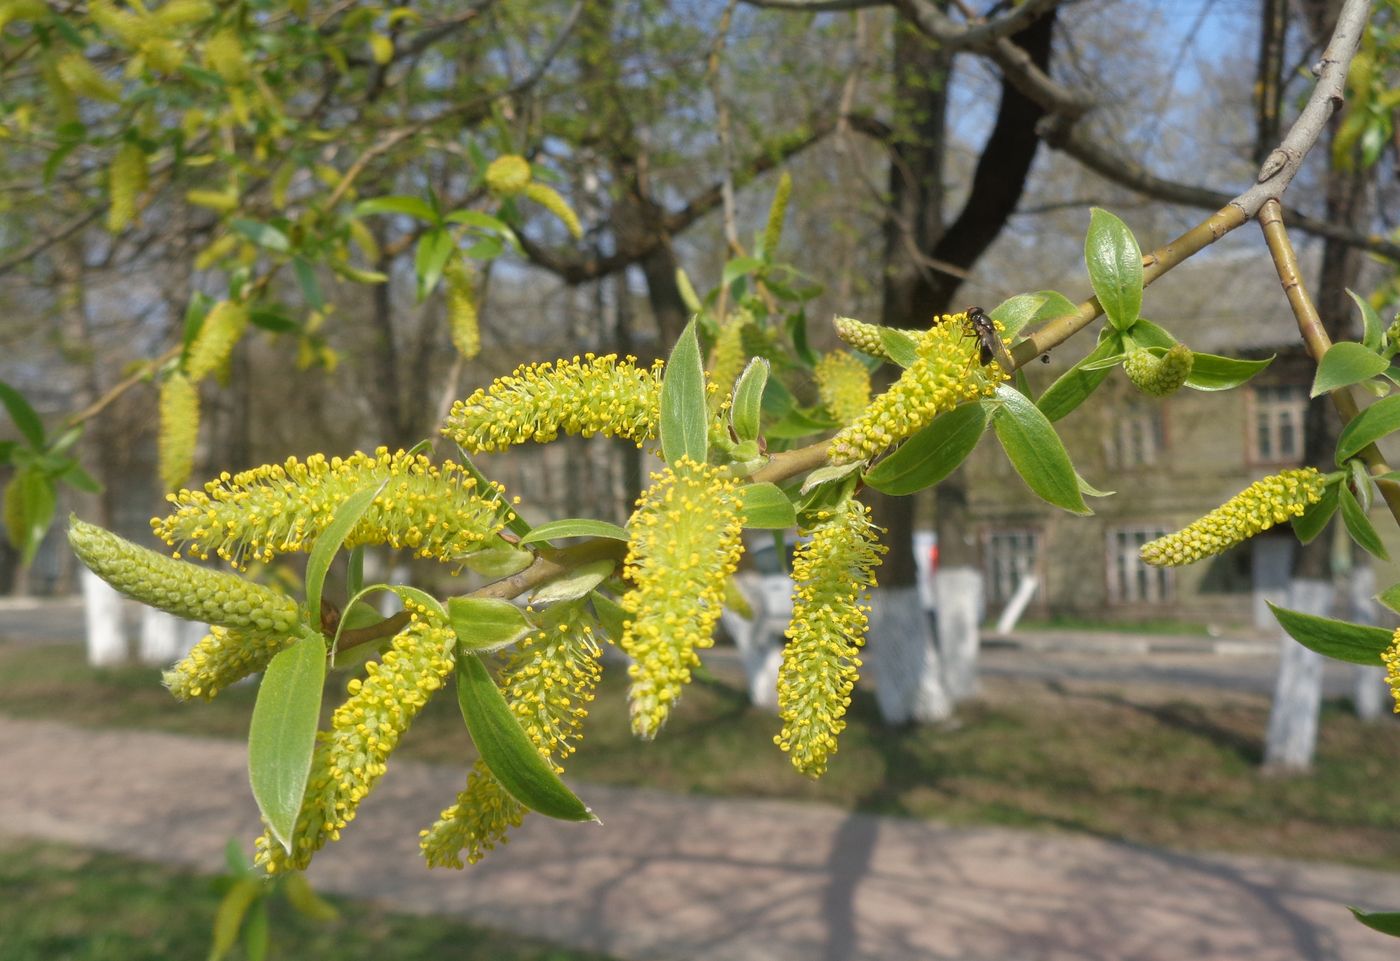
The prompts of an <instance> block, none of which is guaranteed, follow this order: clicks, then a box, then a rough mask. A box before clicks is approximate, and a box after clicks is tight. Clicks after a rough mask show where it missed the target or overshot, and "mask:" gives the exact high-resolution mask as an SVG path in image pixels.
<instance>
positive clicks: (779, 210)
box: [763, 170, 792, 257]
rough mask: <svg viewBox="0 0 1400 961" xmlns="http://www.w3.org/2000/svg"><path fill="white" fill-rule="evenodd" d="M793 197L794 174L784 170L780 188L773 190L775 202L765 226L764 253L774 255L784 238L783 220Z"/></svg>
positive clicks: (780, 178) (769, 210)
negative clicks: (789, 201)
mask: <svg viewBox="0 0 1400 961" xmlns="http://www.w3.org/2000/svg"><path fill="white" fill-rule="evenodd" d="M791 197H792V174H790V173H789V172H788V171H786V170H784V171H783V175H782V176H781V177H779V178H778V189H777V190H775V191H774V192H773V203H772V204H771V205H770V206H769V208H768V223H767V224H765V225H764V228H763V253H764V254H765V255H766V256H768V257H772V256H773V253H774V251H776V250H777V249H778V244H780V243H781V242H782V239H783V221H784V220H785V219H787V209H788V200H789V199H790V198H791Z"/></svg>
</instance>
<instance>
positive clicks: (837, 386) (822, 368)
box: [812, 350, 870, 424]
mask: <svg viewBox="0 0 1400 961" xmlns="http://www.w3.org/2000/svg"><path fill="white" fill-rule="evenodd" d="M812 375H813V377H815V378H816V381H817V397H818V398H820V400H821V402H822V406H823V407H825V408H826V409H827V412H828V413H829V414H831V416H832V417H834V418H836V420H837V421H838V422H840V423H842V424H849V423H850V422H851V421H853V420H855V419H856V418H857V417H859V416H860V413H861V411H863V410H865V407H866V405H867V404H869V403H870V371H868V370H867V369H866V367H865V365H864V364H862V363H861V362H860V361H859V360H857V359H856V357H855V355H854V354H852V353H850V352H849V351H845V350H833V351H832V352H831V353H829V354H823V355H822V357H821V359H820V360H818V361H817V365H816V367H815V368H814V369H813V370H812Z"/></svg>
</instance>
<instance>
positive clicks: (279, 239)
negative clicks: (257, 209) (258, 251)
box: [228, 217, 292, 254]
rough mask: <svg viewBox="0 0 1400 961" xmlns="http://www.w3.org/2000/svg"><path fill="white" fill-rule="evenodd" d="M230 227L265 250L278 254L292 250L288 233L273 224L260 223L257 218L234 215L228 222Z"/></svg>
mask: <svg viewBox="0 0 1400 961" xmlns="http://www.w3.org/2000/svg"><path fill="white" fill-rule="evenodd" d="M228 225H229V229H230V230H232V231H233V232H234V233H236V234H242V235H243V236H244V237H246V238H248V240H249V241H251V242H252V243H254V244H255V245H257V246H259V247H262V248H263V249H265V250H270V251H272V252H273V253H276V254H288V253H291V252H292V242H291V240H289V239H288V238H287V235H286V234H284V233H282V231H280V230H278V229H277V228H276V227H274V226H272V224H264V223H259V222H258V221H256V220H246V219H244V218H242V217H234V218H233V219H232V220H230V221H229V223H228Z"/></svg>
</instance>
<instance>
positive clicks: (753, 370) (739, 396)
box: [729, 357, 768, 441]
mask: <svg viewBox="0 0 1400 961" xmlns="http://www.w3.org/2000/svg"><path fill="white" fill-rule="evenodd" d="M767 384H768V361H766V360H764V359H763V358H762V357H755V358H754V359H753V360H751V361H749V365H748V366H747V367H745V368H744V373H743V374H742V375H741V376H740V377H739V382H738V383H736V384H735V385H734V404H733V406H732V407H731V408H730V411H729V424H730V426H731V427H733V428H734V436H736V437H738V438H739V440H741V441H743V440H754V439H755V438H757V437H758V428H759V421H760V420H761V419H762V416H763V389H764V387H766V386H767Z"/></svg>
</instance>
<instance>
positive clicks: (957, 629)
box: [933, 567, 982, 703]
mask: <svg viewBox="0 0 1400 961" xmlns="http://www.w3.org/2000/svg"><path fill="white" fill-rule="evenodd" d="M933 596H934V598H935V604H936V606H935V608H934V612H935V617H936V618H937V621H938V653H939V654H941V655H942V656H943V683H944V687H945V689H946V690H947V692H948V696H949V697H950V698H952V699H953V702H954V703H956V702H958V701H964V700H966V699H968V698H969V697H973V696H974V695H976V693H977V654H978V652H979V650H980V649H981V646H982V635H981V633H980V632H979V630H978V627H979V624H980V622H981V613H982V572H981V571H979V570H977V568H975V567H944V568H942V569H940V570H939V572H938V573H937V575H935V576H934V578H933Z"/></svg>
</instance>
